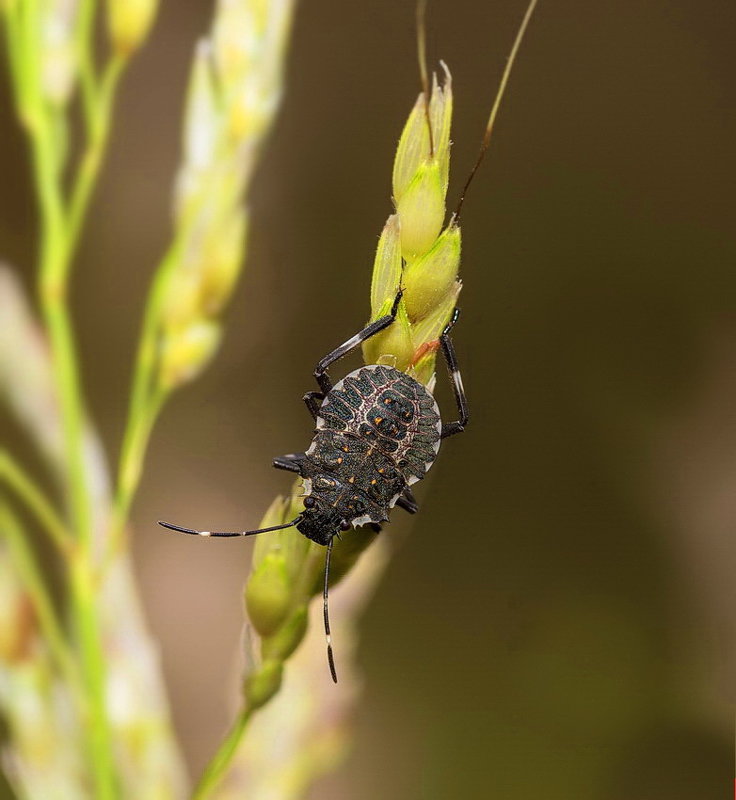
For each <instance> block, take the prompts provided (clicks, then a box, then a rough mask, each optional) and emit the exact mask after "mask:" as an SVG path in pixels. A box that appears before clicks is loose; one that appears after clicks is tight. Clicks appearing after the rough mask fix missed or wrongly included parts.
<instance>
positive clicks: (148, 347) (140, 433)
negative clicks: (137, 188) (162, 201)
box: [108, 208, 197, 556]
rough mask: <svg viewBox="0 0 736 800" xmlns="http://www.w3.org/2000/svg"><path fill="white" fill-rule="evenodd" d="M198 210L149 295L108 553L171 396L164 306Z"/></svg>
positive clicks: (118, 539) (118, 538) (181, 228)
mask: <svg viewBox="0 0 736 800" xmlns="http://www.w3.org/2000/svg"><path fill="white" fill-rule="evenodd" d="M196 211H197V209H196V208H195V209H192V210H191V211H190V214H189V216H188V217H187V218H186V219H184V220H181V221H180V223H179V225H178V227H177V231H176V235H175V237H174V240H173V241H172V243H171V245H170V246H169V249H168V250H167V252H166V255H165V256H164V257H163V259H162V260H161V263H160V264H159V266H158V269H157V270H156V274H155V276H154V279H153V286H152V288H151V291H150V292H149V294H148V300H147V302H146V308H145V311H144V315H143V325H142V330H141V336H140V339H139V341H138V351H137V353H136V359H135V367H134V370H133V385H132V389H131V393H130V403H129V406H128V416H127V419H126V423H125V432H124V434H123V444H122V447H121V450H120V459H119V462H118V474H117V481H116V484H115V497H114V498H113V506H112V514H111V523H110V532H109V536H108V556H110V555H112V554H114V553H115V552H117V550H118V549H119V547H120V545H121V543H122V539H123V535H124V530H125V521H126V519H127V516H128V511H129V510H130V505H131V503H132V502H133V497H134V495H135V492H136V489H137V488H138V485H139V483H140V479H141V475H142V470H143V462H144V459H145V454H146V449H147V447H148V441H149V439H150V436H151V432H152V430H153V426H154V424H155V422H156V417H157V416H158V413H159V411H160V409H161V407H162V406H163V404H164V402H165V400H166V398H167V396H168V392H167V391H166V390H164V389H163V388H162V387H161V386H160V384H158V381H157V380H156V376H155V368H156V365H157V363H158V336H159V327H160V324H161V307H162V304H163V301H164V299H165V296H166V290H167V287H168V284H169V279H170V277H171V274H172V273H173V272H174V270H175V269H176V268H177V266H178V265H179V264H180V262H181V257H182V252H183V249H184V247H185V244H186V241H187V237H188V235H189V227H190V224H191V223H190V220H192V219H194V218H195V214H196Z"/></svg>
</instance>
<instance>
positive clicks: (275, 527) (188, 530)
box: [158, 514, 302, 536]
mask: <svg viewBox="0 0 736 800" xmlns="http://www.w3.org/2000/svg"><path fill="white" fill-rule="evenodd" d="M301 519H302V515H301V514H300V515H299V516H298V517H294V519H293V520H291V522H285V523H284V524H283V525H272V526H271V527H270V528H258V529H257V530H254V531H195V530H194V529H192V528H182V527H181V526H180V525H172V523H171V522H162V521H161V520H159V521H158V524H159V525H160V526H161V527H162V528H168V529H169V530H171V531H177V532H178V533H191V534H193V535H194V536H255V535H256V534H257V533H268V532H269V531H280V530H282V529H283V528H291V526H292V525H296V524H297V523H299V522H301Z"/></svg>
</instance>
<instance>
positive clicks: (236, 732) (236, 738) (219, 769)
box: [192, 709, 253, 800]
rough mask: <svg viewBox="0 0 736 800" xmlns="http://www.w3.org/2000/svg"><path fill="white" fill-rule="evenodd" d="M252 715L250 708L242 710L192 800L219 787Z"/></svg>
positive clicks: (196, 799)
mask: <svg viewBox="0 0 736 800" xmlns="http://www.w3.org/2000/svg"><path fill="white" fill-rule="evenodd" d="M252 716H253V712H252V711H251V710H250V709H244V710H243V711H241V712H240V714H239V715H238V717H237V719H236V720H235V722H234V723H233V726H232V728H230V732H229V733H228V735H227V736H226V737H225V739H224V741H223V742H222V744H221V745H220V747H219V748H218V750H217V752H216V753H215V755H214V756H213V757H212V760H211V761H210V762H209V764H208V765H207V767H206V768H205V771H204V773H203V774H202V777H201V778H200V779H199V783H197V786H196V787H195V789H194V792H193V793H192V800H205V798H208V797H210V796H211V794H212V792H213V791H214V790H215V789H216V788H217V786H218V784H219V783H220V781H221V780H222V778H223V776H224V774H225V771H226V770H227V768H228V766H229V764H230V761H231V760H232V757H233V755H235V751H236V750H237V749H238V745H239V744H240V742H241V740H242V738H243V734H244V733H245V730H246V728H247V727H248V723H249V722H250V718H251V717H252Z"/></svg>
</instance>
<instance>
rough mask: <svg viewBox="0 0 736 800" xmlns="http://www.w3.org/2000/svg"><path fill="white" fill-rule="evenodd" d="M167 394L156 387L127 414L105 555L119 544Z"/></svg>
mask: <svg viewBox="0 0 736 800" xmlns="http://www.w3.org/2000/svg"><path fill="white" fill-rule="evenodd" d="M167 397H168V392H167V391H166V390H165V389H163V388H161V387H158V388H157V389H156V390H155V391H154V393H153V396H152V397H150V398H148V397H147V401H148V402H147V403H146V405H145V408H143V409H142V410H141V411H139V412H136V413H135V415H134V416H132V417H131V424H129V425H128V427H127V429H126V431H125V438H124V441H123V448H122V455H121V459H120V474H119V478H118V483H117V487H116V492H115V497H114V498H113V503H112V510H111V512H110V531H109V536H108V549H107V556H108V557H112V556H114V555H115V553H116V552H117V551H118V549H119V548H120V546H121V545H122V542H123V534H124V531H125V523H126V521H127V519H128V514H129V513H130V506H131V504H132V502H133V497H134V496H135V492H136V489H137V488H138V485H139V483H140V480H141V475H142V474H143V463H144V461H145V457H146V450H147V448H148V442H149V441H150V438H151V433H152V432H153V427H154V425H155V424H156V420H157V419H158V416H159V414H160V413H161V409H162V408H163V405H164V403H165V402H166V399H167Z"/></svg>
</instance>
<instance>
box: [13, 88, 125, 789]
mask: <svg viewBox="0 0 736 800" xmlns="http://www.w3.org/2000/svg"><path fill="white" fill-rule="evenodd" d="M58 113H59V112H58V111H57V110H55V109H52V108H50V107H48V106H47V105H45V104H44V103H43V101H42V99H41V98H40V97H37V98H36V101H35V103H34V104H33V114H32V116H31V119H30V124H29V126H28V128H29V134H30V139H31V144H32V148H33V156H34V158H33V163H34V176H35V183H36V189H37V193H38V198H39V206H40V215H41V251H40V257H39V296H40V303H41V310H42V314H43V318H44V322H45V325H46V330H47V333H48V337H49V343H50V346H51V355H52V358H51V361H52V365H53V378H54V384H55V388H56V393H57V396H58V398H59V404H60V408H61V419H62V429H63V435H64V449H65V456H66V463H67V471H66V474H67V480H68V483H67V492H68V498H69V507H70V513H71V518H72V521H73V530H74V537H75V539H76V541H77V542H78V543H79V546H78V548H77V549H76V550H75V552H74V554H73V557H72V558H70V559H68V560H67V563H68V565H69V586H70V596H71V604H72V609H73V613H74V616H75V620H76V623H77V635H78V645H79V651H80V659H81V663H82V675H83V679H84V686H85V689H86V692H87V698H88V716H89V720H88V724H86V725H85V733H86V735H87V738H88V742H89V748H90V757H89V762H90V766H91V769H92V774H93V779H94V784H95V797H97V798H99V800H114V798H115V797H116V796H117V788H116V779H115V768H114V763H113V756H112V735H111V731H110V725H109V720H108V718H107V705H106V697H105V685H106V676H105V660H104V656H103V646H102V641H101V635H100V623H99V617H98V612H97V596H96V585H95V584H96V581H95V578H94V576H95V574H96V572H95V568H94V564H93V560H94V555H93V542H92V533H93V531H92V515H91V508H90V494H89V486H88V480H87V472H86V467H85V462H84V453H83V445H84V420H85V411H84V403H83V399H82V392H81V381H80V375H79V367H78V361H77V352H76V346H75V342H74V335H73V331H72V326H71V320H70V317H69V309H68V303H67V287H68V277H69V271H70V266H71V254H72V251H71V248H70V239H69V238H67V233H68V230H67V228H66V223H67V217H66V214H65V209H64V200H63V195H62V189H61V172H62V166H63V165H62V163H60V159H59V158H58V154H57V151H56V148H55V140H54V135H53V132H54V129H55V125H54V115H55V114H58Z"/></svg>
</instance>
